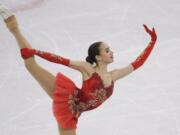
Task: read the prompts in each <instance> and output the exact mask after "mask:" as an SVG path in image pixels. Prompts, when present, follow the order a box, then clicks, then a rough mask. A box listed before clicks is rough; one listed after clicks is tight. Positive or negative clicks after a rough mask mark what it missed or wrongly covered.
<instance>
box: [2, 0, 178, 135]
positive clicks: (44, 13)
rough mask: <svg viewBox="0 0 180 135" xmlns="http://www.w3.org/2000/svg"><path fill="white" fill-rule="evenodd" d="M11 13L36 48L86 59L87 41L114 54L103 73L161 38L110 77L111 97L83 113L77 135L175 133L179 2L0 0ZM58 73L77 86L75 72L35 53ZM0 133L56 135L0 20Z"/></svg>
mask: <svg viewBox="0 0 180 135" xmlns="http://www.w3.org/2000/svg"><path fill="white" fill-rule="evenodd" d="M0 2H3V3H5V4H6V5H8V6H9V7H10V8H11V9H12V10H13V11H14V12H15V14H16V17H17V19H18V22H19V25H20V28H21V30H22V33H23V34H24V36H25V37H26V38H27V39H28V41H29V42H30V44H31V45H32V47H33V48H36V49H40V50H44V51H49V52H52V53H57V54H59V55H61V56H64V57H67V58H70V59H74V60H84V59H85V57H86V56H87V50H88V47H89V45H90V44H92V43H93V42H95V41H105V42H107V43H108V44H109V46H110V47H111V49H112V51H113V52H114V56H115V58H114V63H112V64H110V65H109V67H108V70H109V71H110V70H112V69H115V68H120V67H123V66H126V65H127V64H129V63H130V62H132V61H133V60H135V58H136V57H137V56H139V54H140V53H141V52H142V51H143V50H144V49H145V48H146V46H147V44H148V42H149V41H150V37H149V35H148V34H147V33H146V32H145V31H144V29H143V26H142V24H143V23H145V24H147V25H148V26H149V27H153V26H154V27H155V29H156V32H157V36H158V41H157V43H156V45H155V47H154V49H153V50H152V53H151V54H150V56H149V57H148V59H147V61H146V62H145V63H144V65H143V66H142V67H140V68H139V69H138V70H136V71H135V72H133V73H132V74H130V75H128V76H126V77H125V78H122V79H120V80H118V81H117V82H115V87H114V92H113V95H112V96H111V97H110V98H109V99H108V100H107V101H106V102H104V104H103V105H101V106H100V107H99V108H97V109H95V110H92V111H89V112H85V113H83V114H82V115H81V117H80V119H79V122H78V125H77V126H78V128H77V135H180V71H179V70H180V1H179V0H1V1H0ZM35 58H36V60H37V62H38V63H39V64H40V65H41V66H42V67H44V68H46V69H47V70H48V71H50V72H51V73H53V74H54V75H56V73H57V72H63V73H64V74H65V75H67V76H69V77H70V78H71V79H73V80H74V82H75V84H76V85H77V86H79V87H81V85H82V77H81V74H80V72H78V71H76V70H73V69H70V68H67V67H65V66H63V65H58V64H55V63H50V62H48V61H46V60H44V59H41V58H39V57H37V56H36V57H35ZM0 71H1V72H0V135H59V133H58V128H57V124H56V120H55V118H54V116H53V113H52V101H51V99H50V98H49V97H48V96H47V95H46V93H45V92H44V91H43V89H42V88H41V87H40V85H39V84H38V83H37V81H36V80H35V79H34V78H33V77H32V76H31V75H30V74H29V72H28V71H27V70H26V68H25V66H24V62H23V59H22V58H21V57H20V51H19V48H18V46H17V43H16V40H15V38H14V37H13V36H12V35H11V33H10V32H9V31H8V29H7V28H6V26H5V24H4V22H3V20H2V19H0Z"/></svg>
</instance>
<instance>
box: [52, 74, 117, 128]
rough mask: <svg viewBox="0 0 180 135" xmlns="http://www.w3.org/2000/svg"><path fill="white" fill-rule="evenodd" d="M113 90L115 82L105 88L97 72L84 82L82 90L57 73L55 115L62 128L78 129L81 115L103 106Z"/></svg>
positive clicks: (54, 101) (54, 94)
mask: <svg viewBox="0 0 180 135" xmlns="http://www.w3.org/2000/svg"><path fill="white" fill-rule="evenodd" d="M113 88H114V81H112V82H111V85H109V86H108V87H104V84H103V81H102V79H101V77H100V76H99V74H98V73H97V72H94V73H93V74H92V76H91V77H90V78H88V79H87V80H85V81H83V84H82V88H81V89H79V88H78V87H77V86H76V85H75V84H74V82H73V81H72V80H71V79H70V78H68V77H67V76H65V75H64V74H62V73H60V72H59V73H57V75H56V83H55V87H54V93H53V114H54V116H55V118H56V120H57V122H58V124H59V125H60V127H61V128H69V129H73V128H76V127H77V122H78V118H79V116H80V115H81V113H82V112H85V111H89V110H92V109H95V108H97V107H98V106H99V105H101V104H102V103H103V102H104V101H105V100H106V99H108V98H109V97H110V96H111V95H112V93H113Z"/></svg>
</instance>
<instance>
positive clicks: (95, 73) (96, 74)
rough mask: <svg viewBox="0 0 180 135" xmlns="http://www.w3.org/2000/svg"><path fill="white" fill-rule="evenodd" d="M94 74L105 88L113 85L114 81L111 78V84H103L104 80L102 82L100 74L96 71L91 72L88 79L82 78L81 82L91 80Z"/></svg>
mask: <svg viewBox="0 0 180 135" xmlns="http://www.w3.org/2000/svg"><path fill="white" fill-rule="evenodd" d="M94 76H97V77H98V78H99V80H100V81H101V83H102V86H103V88H105V89H108V88H110V87H112V86H113V85H114V81H113V80H111V84H110V85H108V86H104V82H103V80H102V78H101V76H100V75H99V74H98V73H97V72H94V73H92V75H91V76H90V77H89V78H88V79H86V80H83V83H84V82H87V81H89V80H91V79H92V78H93V77H94Z"/></svg>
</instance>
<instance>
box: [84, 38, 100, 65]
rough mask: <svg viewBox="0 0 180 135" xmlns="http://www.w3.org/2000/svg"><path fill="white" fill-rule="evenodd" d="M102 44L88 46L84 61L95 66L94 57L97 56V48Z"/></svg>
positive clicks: (96, 43)
mask: <svg viewBox="0 0 180 135" xmlns="http://www.w3.org/2000/svg"><path fill="white" fill-rule="evenodd" d="M102 43H103V42H100V41H99V42H95V43H93V44H91V45H90V46H89V49H88V56H87V57H86V61H87V62H89V63H91V64H93V63H94V62H95V63H96V64H97V61H96V55H99V52H100V51H99V47H100V45H101V44H102Z"/></svg>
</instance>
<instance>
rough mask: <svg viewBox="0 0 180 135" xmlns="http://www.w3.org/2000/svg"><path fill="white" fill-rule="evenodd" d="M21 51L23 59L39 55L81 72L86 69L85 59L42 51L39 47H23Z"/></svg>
mask: <svg viewBox="0 0 180 135" xmlns="http://www.w3.org/2000/svg"><path fill="white" fill-rule="evenodd" d="M20 51H21V56H22V58H23V59H28V58H30V57H34V55H37V56H39V57H41V58H43V59H45V60H48V61H50V62H53V63H57V64H62V65H64V66H68V67H71V68H73V69H76V70H79V71H81V72H82V71H84V70H85V64H86V62H85V61H74V60H70V59H68V58H65V57H62V56H59V55H56V54H53V53H50V52H45V51H40V50H37V49H33V48H27V47H26V48H21V50H20Z"/></svg>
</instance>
